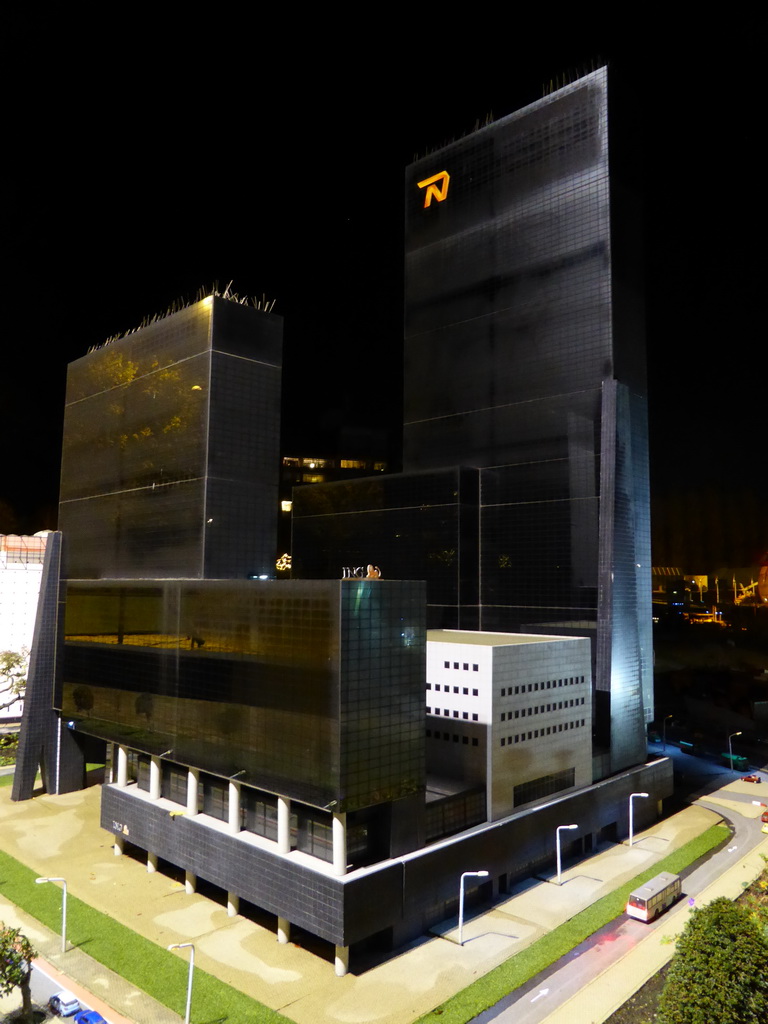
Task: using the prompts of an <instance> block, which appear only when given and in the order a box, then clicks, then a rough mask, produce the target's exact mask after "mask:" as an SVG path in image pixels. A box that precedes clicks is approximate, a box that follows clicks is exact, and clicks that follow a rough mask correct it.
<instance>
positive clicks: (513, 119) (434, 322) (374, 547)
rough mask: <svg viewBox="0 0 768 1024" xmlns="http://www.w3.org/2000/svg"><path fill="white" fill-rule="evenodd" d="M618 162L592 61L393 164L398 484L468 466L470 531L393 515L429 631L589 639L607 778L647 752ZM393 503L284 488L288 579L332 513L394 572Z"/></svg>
mask: <svg viewBox="0 0 768 1024" xmlns="http://www.w3.org/2000/svg"><path fill="white" fill-rule="evenodd" d="M609 140H610V144H609ZM620 156H621V154H619V153H617V152H615V148H614V146H613V138H612V134H610V133H609V102H608V71H607V69H606V68H602V69H600V70H598V71H595V72H593V73H592V74H590V75H587V76H586V77H584V78H581V79H579V80H578V81H576V82H574V83H573V84H571V85H569V86H566V87H564V88H562V89H560V90H558V91H557V92H555V93H553V94H552V95H550V96H547V97H545V98H543V99H542V100H540V101H538V102H536V103H533V104H531V105H530V106H528V107H525V108H524V109H523V110H520V111H517V112H516V113H514V114H511V115H509V116H508V117H505V118H502V119H501V120H499V121H496V122H495V123H493V124H491V125H488V126H487V127H485V128H482V129H480V130H479V131H476V132H474V133H473V134H471V135H469V136H467V137H465V138H462V139H460V140H458V141H456V142H454V143H452V144H451V145H449V146H447V147H445V148H444V149H441V150H439V151H437V152H435V153H431V154H430V155H429V156H427V157H424V158H423V159H421V160H418V161H417V162H415V163H414V164H412V165H411V166H410V167H409V168H408V169H407V171H406V232H405V234H406V253H405V261H406V262H405V267H406V275H405V279H406V295H405V403H404V405H405V422H404V470H405V472H406V473H407V474H408V477H407V478H408V480H409V490H410V491H411V492H414V491H418V490H419V489H422V490H423V491H424V494H425V495H428V496H431V494H432V491H433V490H434V487H433V486H432V485H428V483H427V481H428V479H434V473H435V472H436V471H444V470H446V469H447V468H449V467H456V466H461V467H468V468H471V469H473V470H475V471H476V477H475V480H476V491H474V493H470V491H471V487H468V483H469V480H470V479H471V478H469V477H466V475H465V480H464V486H463V489H462V493H461V498H460V503H459V498H458V492H456V494H455V495H454V499H453V501H454V503H455V504H456V507H457V508H459V507H461V508H462V509H463V510H464V514H463V523H464V525H465V527H466V525H467V524H472V526H473V527H474V525H475V524H476V527H477V528H476V530H475V529H474V528H473V529H472V530H471V532H470V536H467V533H468V531H467V529H466V528H463V529H461V528H459V526H458V525H457V523H458V519H457V516H456V514H455V513H452V514H451V515H445V516H443V518H442V526H441V530H442V533H441V536H440V538H436V537H435V511H434V508H433V507H431V506H432V503H431V502H429V503H425V504H428V505H429V506H430V508H429V511H427V509H426V508H424V507H422V504H421V503H420V501H419V499H418V496H417V497H413V495H411V500H410V501H409V503H408V504H409V508H410V512H409V513H408V516H407V517H406V518H408V519H409V527H408V531H407V533H408V537H409V540H408V544H407V546H408V547H409V548H410V549H412V550H414V551H415V550H416V549H417V548H419V546H420V541H419V536H420V534H423V538H422V540H423V542H424V544H425V545H426V547H427V548H428V550H429V551H430V552H431V554H430V556H429V557H431V558H432V559H433V566H434V571H431V570H430V565H429V561H428V559H424V558H421V559H419V564H420V565H421V564H426V573H425V575H426V577H427V580H428V583H429V584H430V587H429V590H428V594H429V596H428V600H429V603H430V605H431V608H432V613H431V616H430V625H454V626H461V627H462V628H475V629H483V630H492V631H496V630H498V631H509V630H512V631H524V632H532V633H535V632H549V633H559V634H567V633H571V634H574V635H585V634H587V635H590V636H592V637H593V642H594V645H595V654H596V669H595V677H596V702H595V710H596V720H597V723H598V730H597V740H598V746H599V747H603V748H604V749H606V750H607V749H608V748H610V751H611V757H610V764H609V765H608V764H606V769H608V770H617V769H619V768H621V767H624V766H626V765H629V764H635V763H638V762H639V761H641V760H642V759H643V758H644V757H645V723H646V722H647V721H649V720H650V719H651V717H652V714H653V694H652V675H651V632H650V629H651V619H650V601H651V586H650V522H649V492H648V455H647V426H646V399H645V391H646V383H645V351H644V322H643V307H642V298H641V293H640V284H641V281H640V276H639V272H638V271H639V249H638V242H639V239H638V235H637V231H636V216H635V214H634V211H633V206H632V203H631V202H629V201H628V198H627V196H625V195H624V194H623V192H622V188H621V184H620V177H619V175H618V169H620V163H621V161H620ZM388 490H390V491H392V495H391V498H390V497H388V495H387V493H386V492H387V491H388ZM399 490H402V488H397V487H396V486H395V485H394V481H393V482H392V483H388V482H387V481H383V480H380V481H379V490H378V493H377V495H376V496H375V502H374V504H373V505H372V504H371V501H372V495H371V484H368V483H366V482H364V481H360V482H356V483H351V484H346V485H344V489H341V488H339V487H336V488H335V489H334V486H333V485H329V486H328V487H323V488H317V489H316V488H306V489H304V490H301V489H299V490H297V492H296V500H295V504H294V514H295V516H296V520H295V522H296V527H295V543H294V557H295V564H296V566H297V568H298V571H299V572H300V573H305V574H307V575H314V574H315V571H314V566H313V559H315V560H318V559H320V558H321V557H322V556H321V555H320V554H314V555H313V554H311V553H310V551H309V548H310V546H311V545H314V547H315V550H316V551H318V550H322V549H323V548H325V550H326V552H327V549H328V543H326V544H325V545H324V544H323V543H322V536H323V532H324V530H325V529H326V528H327V526H328V524H329V522H330V516H333V515H338V514H339V513H340V512H342V513H344V512H345V513H347V515H346V516H345V518H344V539H343V544H344V545H345V548H346V550H347V551H354V552H357V551H359V552H360V553H359V554H358V555H356V557H360V558H362V556H363V552H362V548H361V539H363V538H364V537H365V534H366V530H367V529H368V527H369V526H371V525H372V524H375V531H374V533H373V534H370V533H369V544H368V553H367V559H368V560H375V561H379V562H381V564H382V568H383V570H384V573H385V575H395V576H401V577H402V576H406V577H407V575H408V565H409V564H410V565H413V556H412V554H411V555H410V556H409V555H408V554H407V552H406V550H405V548H406V545H405V544H404V543H403V533H404V531H403V528H402V519H403V516H404V510H403V504H402V502H401V501H398V499H397V497H396V496H395V491H399ZM324 506H325V508H324ZM473 506H474V507H473ZM361 508H364V509H365V510H366V512H365V514H364V515H361V514H359V511H358V510H360V509H361ZM443 508H445V509H446V510H448V511H450V510H449V503H448V504H446V502H445V501H444V503H443ZM470 509H471V510H472V511H471V513H470ZM374 511H375V516H374V515H373V514H372V513H373V512H374ZM428 520H429V522H427V521H428ZM421 523H423V524H424V529H423V530H420V528H419V524H421ZM334 557H335V559H336V561H338V562H339V563H340V564H343V563H344V557H343V553H342V551H339V552H338V554H336V553H335V552H334V553H332V554H331V555H328V554H327V553H326V561H325V564H324V566H323V571H324V572H327V571H328V563H329V561H332V560H333V558H334ZM353 557H355V556H354V555H353ZM446 561H449V562H451V563H452V564H454V565H455V566H456V567H457V574H455V575H454V576H453V577H452V579H454V580H458V581H459V582H458V583H457V582H454V583H453V584H452V588H451V591H450V593H449V592H448V591H447V590H445V588H444V587H443V585H442V582H441V581H442V580H443V579H444V578H446ZM469 565H471V568H468V566H469ZM459 567H461V571H460V572H459ZM422 571H423V570H422ZM470 575H473V576H474V584H470V583H469V580H468V577H469V576H470ZM459 583H460V585H459ZM457 595H458V598H457ZM446 609H450V615H453V616H454V619H455V621H454V622H451V621H450V617H449V619H448V620H446V617H445V614H444V613H445V610H446Z"/></svg>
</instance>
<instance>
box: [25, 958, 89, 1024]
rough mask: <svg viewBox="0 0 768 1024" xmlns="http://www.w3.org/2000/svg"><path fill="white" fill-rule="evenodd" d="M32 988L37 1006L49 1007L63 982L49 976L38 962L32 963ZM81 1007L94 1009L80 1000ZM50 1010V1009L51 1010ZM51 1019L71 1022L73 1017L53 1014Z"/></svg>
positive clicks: (33, 999) (33, 998) (33, 1000)
mask: <svg viewBox="0 0 768 1024" xmlns="http://www.w3.org/2000/svg"><path fill="white" fill-rule="evenodd" d="M30 990H31V992H32V1002H33V1003H35V1004H36V1005H37V1006H44V1007H46V1008H47V1007H48V1000H49V999H50V998H51V996H52V995H53V994H54V993H56V992H60V991H61V983H60V982H58V981H56V980H54V979H53V978H51V977H49V976H48V974H47V973H46V972H45V969H44V968H42V967H40V966H39V965H38V964H36V963H34V964H32V979H31V982H30ZM80 1008H81V1009H82V1010H91V1009H93V1007H92V1006H90V1004H89V1003H86V1002H84V1001H83V1000H82V999H81V1000H80ZM49 1012H50V1011H49ZM50 1019H51V1020H60V1021H69V1022H70V1024H71V1021H72V1018H71V1017H57V1016H55V1015H51V1017H50Z"/></svg>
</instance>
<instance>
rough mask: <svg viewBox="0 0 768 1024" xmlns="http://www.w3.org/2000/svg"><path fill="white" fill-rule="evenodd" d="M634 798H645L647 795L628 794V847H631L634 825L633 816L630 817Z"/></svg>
mask: <svg viewBox="0 0 768 1024" xmlns="http://www.w3.org/2000/svg"><path fill="white" fill-rule="evenodd" d="M636 796H642V797H647V796H648V794H647V793H630V794H629V845H630V846H631V845H632V840H633V838H634V824H635V822H634V818H633V815H632V801H633V800H634V799H635V797H636Z"/></svg>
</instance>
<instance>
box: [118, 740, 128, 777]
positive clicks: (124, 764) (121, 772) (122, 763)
mask: <svg viewBox="0 0 768 1024" xmlns="http://www.w3.org/2000/svg"><path fill="white" fill-rule="evenodd" d="M117 784H118V786H127V785H128V748H127V747H122V746H120V745H119V744H118V747H117Z"/></svg>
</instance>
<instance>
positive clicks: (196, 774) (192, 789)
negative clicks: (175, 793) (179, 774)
mask: <svg viewBox="0 0 768 1024" xmlns="http://www.w3.org/2000/svg"><path fill="white" fill-rule="evenodd" d="M199 787H200V771H199V769H197V768H190V769H189V771H188V772H187V817H189V818H192V817H194V816H195V815H196V814H197V811H198V804H197V794H198V790H199Z"/></svg>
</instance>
